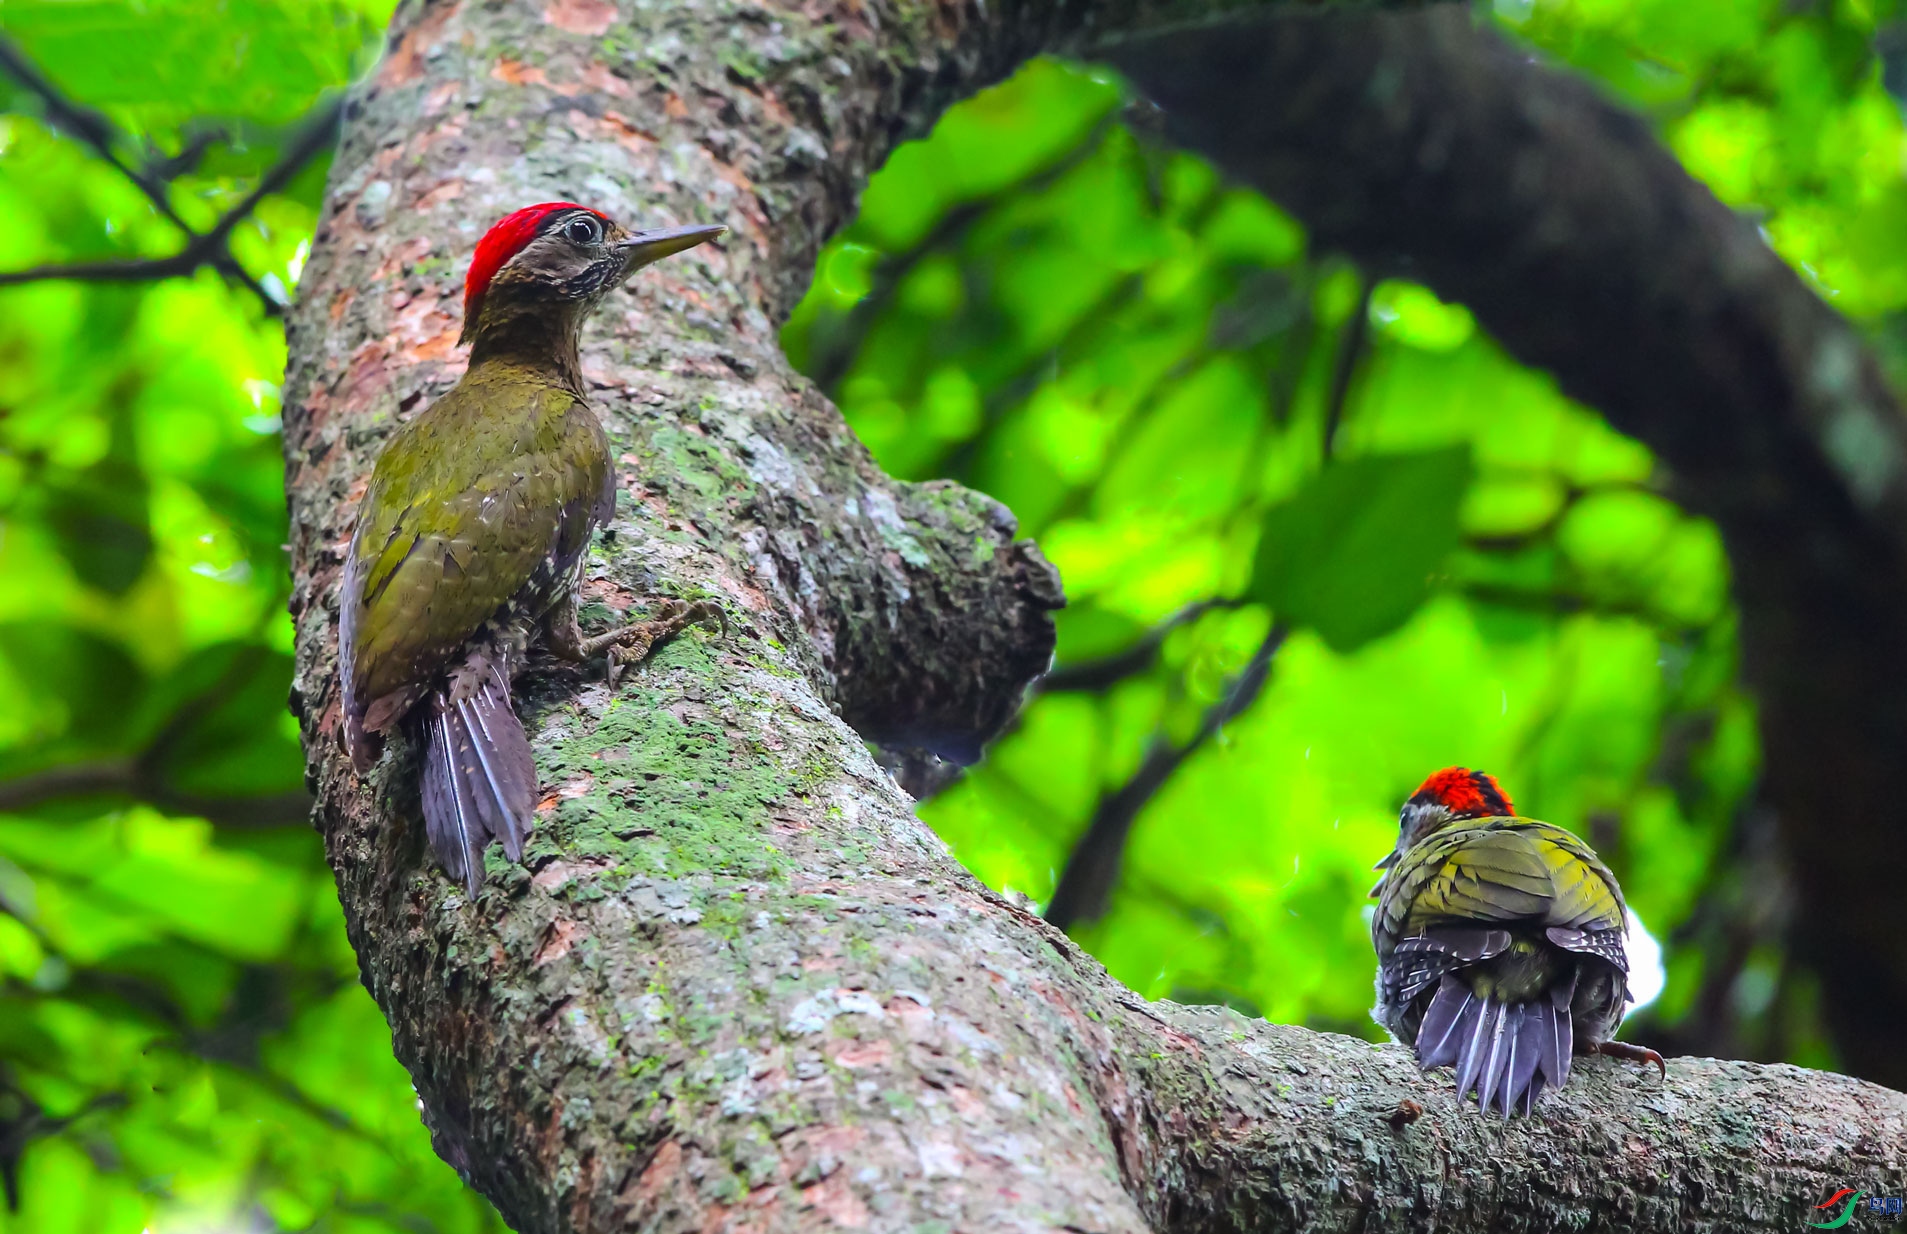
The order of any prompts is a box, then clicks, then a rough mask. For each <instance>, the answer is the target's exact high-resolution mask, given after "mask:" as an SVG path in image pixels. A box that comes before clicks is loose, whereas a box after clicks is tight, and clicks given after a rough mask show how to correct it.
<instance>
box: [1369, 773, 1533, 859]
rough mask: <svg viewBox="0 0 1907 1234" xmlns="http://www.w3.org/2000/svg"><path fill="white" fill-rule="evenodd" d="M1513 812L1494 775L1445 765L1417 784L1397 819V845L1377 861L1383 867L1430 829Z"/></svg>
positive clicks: (1508, 799)
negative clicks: (1388, 854)
mask: <svg viewBox="0 0 1907 1234" xmlns="http://www.w3.org/2000/svg"><path fill="white" fill-rule="evenodd" d="M1514 813H1516V807H1515V806H1514V805H1512V804H1511V803H1510V796H1509V794H1508V793H1505V792H1504V791H1503V789H1502V788H1501V787H1500V786H1498V784H1497V782H1496V777H1495V776H1491V775H1486V774H1485V773H1483V772H1481V771H1472V770H1470V769H1469V768H1468V767H1445V768H1444V769H1443V770H1442V771H1439V772H1435V773H1433V774H1432V775H1431V777H1430V778H1429V779H1428V780H1425V781H1424V782H1423V783H1422V784H1420V785H1418V786H1417V791H1416V792H1414V793H1412V794H1411V795H1410V800H1408V801H1406V802H1405V803H1404V808H1403V811H1402V812H1401V813H1400V814H1399V815H1398V819H1397V847H1396V848H1395V849H1393V850H1392V851H1391V854H1390V856H1388V857H1386V858H1384V860H1382V861H1380V862H1378V863H1377V868H1378V869H1380V870H1387V869H1389V868H1390V867H1391V864H1392V863H1393V862H1395V861H1396V860H1397V858H1398V855H1399V854H1401V853H1403V852H1404V851H1405V850H1407V849H1408V848H1410V846H1411V845H1413V844H1415V843H1416V842H1417V841H1418V840H1421V839H1422V838H1423V837H1425V836H1427V835H1429V834H1430V833H1431V832H1433V831H1440V830H1442V829H1443V828H1445V827H1448V826H1450V825H1451V824H1452V823H1458V822H1463V821H1464V820H1466V819H1473V818H1500V817H1502V816H1504V815H1508V814H1514Z"/></svg>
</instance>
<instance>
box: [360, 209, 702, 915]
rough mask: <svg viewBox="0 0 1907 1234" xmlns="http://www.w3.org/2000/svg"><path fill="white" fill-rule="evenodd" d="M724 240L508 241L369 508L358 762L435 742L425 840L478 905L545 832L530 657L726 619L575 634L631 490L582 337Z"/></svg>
mask: <svg viewBox="0 0 1907 1234" xmlns="http://www.w3.org/2000/svg"><path fill="white" fill-rule="evenodd" d="M724 230H725V229H724V228H721V227H714V226H698V227H676V228H670V229H667V230H658V231H637V232H630V231H625V230H624V229H623V228H621V227H618V226H617V225H616V224H615V223H613V222H611V221H610V220H609V218H608V217H607V216H605V215H603V214H601V213H600V212H598V211H596V210H592V209H590V208H588V207H587V206H580V205H577V204H576V203H575V202H567V201H559V202H546V203H544V204H542V205H536V206H528V207H525V208H524V209H521V210H518V211H516V212H515V213H513V214H510V215H508V216H507V217H505V218H504V219H503V220H502V221H501V222H499V223H497V225H496V226H494V227H492V228H491V229H490V230H489V231H488V232H487V233H486V234H485V235H484V237H483V239H481V240H480V241H478V242H477V251H476V254H475V256H474V257H473V258H472V260H471V263H470V272H469V275H468V276H467V277H466V278H465V280H464V325H463V337H462V338H461V340H460V341H461V342H465V343H468V344H470V367H469V369H468V371H466V372H465V373H464V375H463V377H462V378H461V379H460V380H459V381H458V382H457V384H456V385H455V386H453V387H452V388H451V389H450V391H449V392H448V393H446V394H445V395H444V396H443V397H442V398H440V399H438V400H437V401H436V402H435V403H433V404H431V405H430V406H429V407H428V408H426V409H425V410H424V412H423V413H422V414H421V415H419V416H418V417H417V418H416V419H414V420H412V421H411V422H410V423H408V424H406V425H404V426H403V427H401V428H399V429H398V430H397V431H396V432H395V433H393V434H392V435H391V439H390V440H389V441H388V442H386V443H385V445H384V449H383V451H382V452H381V453H380V454H379V455H378V459H377V465H376V468H375V469H374V470H373V472H372V475H371V483H370V487H369V488H367V489H366V490H365V494H364V500H363V502H362V503H361V504H360V505H359V507H358V522H357V530H356V532H355V533H354V534H353V536H352V537H351V548H350V552H349V554H348V556H347V557H346V559H345V564H344V581H343V589H342V590H343V594H342V596H341V598H340V603H339V615H338V656H339V662H340V665H341V669H342V673H343V682H344V707H343V711H344V738H345V744H346V746H347V748H348V749H349V750H350V753H351V760H352V763H353V764H354V765H355V766H356V767H357V769H358V771H359V772H360V773H363V772H365V771H368V770H370V768H371V766H372V764H373V763H374V762H375V761H376V759H377V757H378V754H379V752H380V750H381V749H382V745H383V735H384V734H386V733H389V732H391V731H392V730H394V729H397V728H400V727H403V728H406V729H408V730H410V731H411V732H413V733H414V734H415V736H416V737H417V738H418V739H419V740H420V741H421V743H422V747H423V759H422V761H423V783H422V786H421V790H422V791H421V796H422V799H423V810H424V829H425V832H426V834H427V835H428V836H429V838H430V844H431V848H432V849H433V850H435V852H436V854H437V859H438V860H439V861H440V862H442V864H443V867H444V869H445V871H446V872H448V873H449V875H450V876H451V877H452V878H453V879H461V880H462V881H463V883H464V885H465V887H466V888H468V890H469V892H470V894H471V895H472V896H475V895H476V894H477V891H478V889H479V888H480V886H481V885H482V882H483V854H484V850H485V848H486V847H487V846H488V845H489V842H490V840H491V839H493V838H494V839H496V840H499V841H501V842H502V846H503V854H504V856H505V857H507V858H508V859H509V860H511V861H519V860H521V859H522V856H523V844H524V841H525V840H526V839H527V838H528V836H529V833H530V827H531V824H532V821H533V819H534V810H535V807H536V800H537V776H536V762H535V759H534V758H533V756H532V754H531V752H530V743H529V739H528V738H527V737H526V736H525V735H524V732H523V725H522V723H521V722H520V721H519V720H518V719H517V716H516V711H515V708H514V707H513V706H512V704H511V697H510V684H511V680H512V678H513V676H514V674H515V673H516V671H517V669H518V668H519V667H520V666H521V664H522V662H523V657H524V654H525V651H526V649H527V648H528V646H529V645H530V643H531V642H532V641H533V640H536V639H539V638H540V639H541V641H542V643H543V644H544V645H545V646H547V647H548V649H549V650H550V651H552V652H553V653H555V654H556V655H558V656H560V657H562V658H564V659H568V660H572V661H582V660H585V659H588V658H590V657H593V656H595V655H599V654H602V653H604V652H608V653H609V655H610V658H611V669H610V671H611V673H612V674H613V673H614V671H615V666H616V664H617V663H618V662H627V661H630V660H639V659H641V658H642V656H643V655H644V654H646V653H647V651H648V649H649V647H650V646H651V645H652V644H653V643H654V642H655V640H657V639H659V638H662V637H666V636H667V635H669V634H672V633H674V632H675V631H677V630H679V629H681V628H683V627H684V626H685V625H687V624H688V623H689V622H691V621H694V620H697V619H699V618H702V617H706V616H711V615H714V614H712V613H711V611H710V610H709V606H706V605H692V606H683V605H668V606H666V608H665V611H664V612H662V613H661V614H660V615H659V616H658V618H657V619H656V620H653V621H648V622H637V623H633V624H630V625H626V626H623V627H622V628H620V629H616V630H611V631H609V632H608V633H606V634H602V635H599V636H597V637H595V638H588V639H586V638H584V637H583V636H582V632H581V630H580V629H579V628H578V625H577V619H576V589H577V585H578V584H579V582H580V581H581V577H582V571H583V566H584V562H585V561H586V559H587V556H588V549H589V543H590V537H591V536H592V535H593V534H594V533H595V531H596V529H597V528H598V527H600V526H601V525H602V524H603V522H604V521H605V520H607V519H608V518H609V516H610V514H611V513H612V512H613V511H614V509H615V492H616V485H615V471H614V468H613V467H612V466H611V461H610V455H609V440H608V438H607V437H606V436H605V435H604V433H603V428H602V425H601V424H600V423H599V422H598V421H597V419H596V415H595V412H593V411H592V410H591V409H590V406H589V402H588V399H587V396H586V392H585V388H584V384H583V375H582V364H581V359H580V356H579V354H578V339H579V336H580V334H581V331H582V325H583V321H584V319H585V318H587V317H588V316H589V314H590V313H591V311H593V310H594V309H595V308H596V306H597V305H598V304H599V303H600V302H601V301H602V299H603V297H604V296H606V295H607V294H608V293H609V291H610V290H611V289H612V288H614V287H616V286H618V285H619V284H620V283H621V282H622V280H623V279H624V278H625V277H627V276H628V275H629V274H630V273H632V272H633V271H635V270H637V269H639V268H640V267H642V266H646V265H648V264H649V263H650V262H653V261H656V260H658V259H660V258H663V257H667V256H668V255H669V254H671V253H679V252H681V251H682V250H683V249H687V248H691V247H693V246H695V245H698V244H701V243H702V242H704V241H706V240H709V239H712V238H714V237H715V236H717V235H720V234H721V233H722V232H723V231H724Z"/></svg>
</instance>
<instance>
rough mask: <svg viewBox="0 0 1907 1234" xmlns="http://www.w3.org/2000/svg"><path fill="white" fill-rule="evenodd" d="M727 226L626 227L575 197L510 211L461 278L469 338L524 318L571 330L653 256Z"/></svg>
mask: <svg viewBox="0 0 1907 1234" xmlns="http://www.w3.org/2000/svg"><path fill="white" fill-rule="evenodd" d="M725 230H727V229H726V228H724V227H718V226H707V225H697V226H693V227H669V228H662V229H659V230H655V231H625V230H624V229H623V228H621V227H618V226H617V225H616V224H615V223H613V222H611V221H610V219H609V216H608V215H605V214H603V213H602V212H601V211H598V210H591V209H590V208H589V207H588V206H579V205H577V204H576V203H575V202H573V201H546V202H544V203H543V204H542V205H538V206H525V207H524V208H523V209H521V210H518V211H516V212H514V213H512V214H507V215H505V216H504V217H503V218H502V219H501V220H499V221H498V223H497V224H496V226H494V227H492V228H491V229H490V230H489V231H487V232H485V233H484V235H483V239H481V240H479V241H477V252H476V255H475V256H474V257H472V258H471V260H470V273H469V274H468V275H466V276H465V278H464V326H463V337H462V338H461V339H460V340H459V341H461V342H465V343H473V342H476V341H477V340H478V339H479V338H480V337H481V336H484V335H488V334H491V333H493V332H496V331H499V330H507V329H508V328H509V327H510V326H511V325H512V324H513V323H516V322H519V321H521V320H523V319H525V318H532V319H542V320H543V322H544V324H555V325H558V326H560V327H562V328H563V329H565V330H566V331H568V332H570V333H572V334H573V332H574V331H575V330H576V329H578V328H580V327H581V325H582V322H583V318H585V317H587V316H588V315H589V312H590V310H591V309H593V308H595V307H596V305H597V304H598V303H599V302H600V301H601V300H602V298H603V296H605V295H607V294H608V292H609V289H610V288H612V287H614V286H616V285H617V284H618V283H620V282H621V281H622V280H623V279H624V278H625V277H627V276H628V275H629V274H630V273H632V272H633V271H635V270H638V269H641V268H642V267H643V266H646V265H648V264H649V263H650V262H652V261H656V260H659V259H661V258H663V257H667V256H668V255H669V254H671V253H679V252H681V251H682V250H683V249H687V248H694V247H695V246H696V245H698V244H700V243H702V242H703V241H704V240H711V239H713V238H715V237H716V236H719V235H721V234H722V232H724V231H725Z"/></svg>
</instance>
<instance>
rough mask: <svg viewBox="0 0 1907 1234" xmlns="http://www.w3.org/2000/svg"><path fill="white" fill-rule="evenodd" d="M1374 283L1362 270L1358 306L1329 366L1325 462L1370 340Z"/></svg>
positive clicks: (1330, 452) (1325, 416)
mask: <svg viewBox="0 0 1907 1234" xmlns="http://www.w3.org/2000/svg"><path fill="white" fill-rule="evenodd" d="M1376 287H1377V283H1376V280H1374V279H1372V278H1370V277H1368V276H1366V275H1363V274H1360V275H1359V276H1358V289H1359V290H1358V295H1357V307H1356V308H1354V309H1352V310H1351V319H1350V320H1349V321H1347V322H1345V323H1344V333H1343V334H1341V335H1339V336H1338V355H1337V364H1336V366H1335V367H1334V368H1333V369H1332V370H1331V394H1330V398H1329V401H1327V402H1326V403H1325V413H1324V458H1325V461H1326V462H1329V461H1330V460H1331V457H1332V455H1333V454H1335V453H1336V451H1337V437H1338V429H1339V427H1340V426H1341V425H1343V423H1344V404H1345V402H1346V400H1347V399H1348V398H1349V397H1350V393H1351V379H1352V378H1353V377H1355V376H1356V375H1357V366H1358V361H1360V360H1362V359H1363V358H1364V346H1365V344H1366V343H1367V342H1368V341H1369V340H1370V333H1371V292H1372V291H1374V290H1376Z"/></svg>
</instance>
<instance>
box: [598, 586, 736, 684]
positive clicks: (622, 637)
mask: <svg viewBox="0 0 1907 1234" xmlns="http://www.w3.org/2000/svg"><path fill="white" fill-rule="evenodd" d="M705 621H713V622H715V623H717V624H718V625H720V626H721V628H722V632H723V633H724V634H726V633H727V632H728V616H727V614H725V613H724V612H723V611H722V606H721V605H719V604H716V603H715V602H714V601H712V600H696V601H694V602H693V603H686V604H685V603H683V602H682V601H681V600H664V601H662V602H661V603H659V604H657V605H656V610H655V616H653V617H651V618H649V620H647V621H632V622H630V623H629V624H628V625H626V626H621V627H619V628H617V629H614V630H611V631H609V632H608V633H606V634H598V635H596V636H595V637H593V638H586V639H583V640H582V641H581V642H580V643H579V644H578V645H577V647H578V650H580V651H581V652H582V656H581V658H582V659H584V660H593V659H595V658H596V657H597V656H599V655H605V654H606V655H607V656H608V657H609V688H610V689H612V690H613V689H615V688H616V679H617V678H618V677H620V676H621V675H622V670H623V666H625V665H629V664H640V663H642V662H643V661H644V660H646V659H648V658H649V653H650V652H651V651H653V650H654V649H655V645H656V644H657V643H660V642H662V641H663V640H664V639H667V638H673V637H674V636H675V635H677V634H680V633H681V632H682V631H684V630H686V629H688V628H689V627H690V626H692V625H695V624H696V623H697V622H705Z"/></svg>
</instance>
